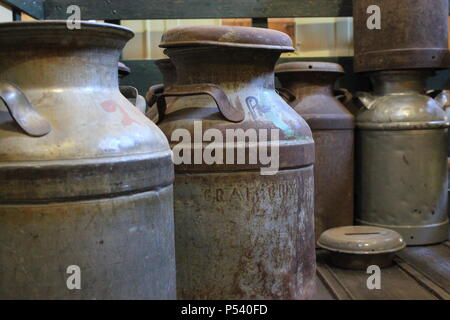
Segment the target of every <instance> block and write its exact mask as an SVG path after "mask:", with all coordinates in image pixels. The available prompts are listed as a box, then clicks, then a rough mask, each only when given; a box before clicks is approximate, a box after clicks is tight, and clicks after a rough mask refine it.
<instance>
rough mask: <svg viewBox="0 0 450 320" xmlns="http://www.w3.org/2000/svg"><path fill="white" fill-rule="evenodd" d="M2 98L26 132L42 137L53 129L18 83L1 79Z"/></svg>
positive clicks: (12, 115) (0, 93)
mask: <svg viewBox="0 0 450 320" xmlns="http://www.w3.org/2000/svg"><path fill="white" fill-rule="evenodd" d="M0 99H1V100H2V101H3V102H4V103H5V105H6V108H7V109H8V111H9V114H10V115H11V117H12V118H13V119H14V121H15V122H16V123H17V125H18V126H19V127H20V128H21V129H22V130H23V131H25V133H26V134H28V135H30V136H32V137H41V136H45V135H46V134H48V133H49V132H50V131H51V130H52V127H51V125H50V123H49V122H48V121H47V120H46V119H44V118H43V117H42V116H41V115H40V114H39V113H38V112H37V111H36V109H34V108H33V106H32V105H31V103H30V101H29V100H28V99H27V97H26V96H25V94H24V93H23V92H22V90H20V88H19V87H17V86H16V85H14V84H12V83H10V82H6V81H0Z"/></svg>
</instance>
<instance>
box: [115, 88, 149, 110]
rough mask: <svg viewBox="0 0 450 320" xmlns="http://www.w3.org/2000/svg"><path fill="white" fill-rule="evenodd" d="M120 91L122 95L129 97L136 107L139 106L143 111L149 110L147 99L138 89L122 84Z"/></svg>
mask: <svg viewBox="0 0 450 320" xmlns="http://www.w3.org/2000/svg"><path fill="white" fill-rule="evenodd" d="M119 89H120V92H121V93H122V95H123V96H124V97H125V98H127V99H128V101H130V102H131V103H132V104H133V105H134V106H135V107H136V108H138V109H139V110H140V111H141V112H142V113H145V111H146V110H147V101H145V98H144V97H143V96H141V95H139V92H138V90H137V89H136V88H135V87H131V86H120V87H119Z"/></svg>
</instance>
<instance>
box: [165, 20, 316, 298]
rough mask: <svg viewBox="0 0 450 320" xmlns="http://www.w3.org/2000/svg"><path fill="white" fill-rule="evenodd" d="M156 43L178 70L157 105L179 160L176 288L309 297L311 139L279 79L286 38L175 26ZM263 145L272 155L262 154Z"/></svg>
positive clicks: (207, 293)
mask: <svg viewBox="0 0 450 320" xmlns="http://www.w3.org/2000/svg"><path fill="white" fill-rule="evenodd" d="M161 47H163V48H166V50H165V53H166V54H167V55H168V56H169V57H170V59H171V60H172V62H173V63H174V65H175V66H176V70H177V82H176V85H172V86H169V87H166V88H165V89H164V93H163V94H162V95H160V96H159V99H158V110H159V113H160V120H161V121H160V123H159V126H160V128H161V129H162V130H163V132H164V133H165V134H166V136H167V137H168V138H169V141H170V142H171V145H172V147H173V152H174V159H175V171H176V178H175V186H174V194H175V231H176V232H175V235H176V241H175V242H176V259H177V292H178V297H179V298H181V299H306V298H309V297H311V295H312V294H313V292H314V287H315V284H314V281H315V280H314V278H315V244H314V216H313V205H314V203H313V196H314V194H313V193H314V192H313V191H314V187H313V162H314V142H313V139H312V137H311V130H310V128H309V127H308V125H307V123H306V122H305V121H304V120H303V119H302V118H301V117H300V116H299V115H298V114H297V113H296V112H295V111H294V110H293V109H292V108H291V107H290V106H289V105H288V104H286V103H285V102H284V101H283V99H282V98H281V97H280V96H279V95H278V94H277V93H276V91H275V85H274V67H275V63H276V61H277V60H278V58H279V56H280V54H281V52H284V51H292V50H293V48H292V41H291V39H290V38H289V37H288V36H287V35H285V34H284V33H281V32H278V31H273V30H268V29H260V28H246V27H224V26H214V27H209V26H208V27H180V28H176V29H172V30H169V31H168V32H166V33H165V34H164V35H163V39H162V43H161ZM173 96H177V97H178V99H177V100H176V101H175V102H172V103H170V104H169V105H165V104H164V97H173ZM222 138H223V139H222ZM221 139H222V141H220V140H221ZM235 142H236V143H235ZM212 150H213V151H212ZM268 150H270V153H271V158H270V161H266V160H264V159H263V157H262V156H261V154H265V151H268ZM208 154H209V155H212V156H213V159H209V160H208V159H207V158H208V157H207V156H208ZM272 155H273V156H274V157H272ZM180 158H182V159H181V160H182V161H180ZM276 158H277V159H278V160H277V159H276ZM210 160H212V161H210ZM275 162H278V164H276V163H275ZM268 167H272V169H269V168H268ZM265 170H267V171H265Z"/></svg>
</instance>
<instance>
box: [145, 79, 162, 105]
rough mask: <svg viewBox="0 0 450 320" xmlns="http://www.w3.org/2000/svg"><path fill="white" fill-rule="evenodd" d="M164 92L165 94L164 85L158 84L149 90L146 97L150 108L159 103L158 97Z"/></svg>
mask: <svg viewBox="0 0 450 320" xmlns="http://www.w3.org/2000/svg"><path fill="white" fill-rule="evenodd" d="M163 92H164V85H163V84H157V85H154V86H151V87H150V88H149V89H148V92H147V94H146V96H145V99H146V100H147V105H148V108H151V107H153V105H154V104H155V103H156V102H157V101H158V95H159V94H161V93H163Z"/></svg>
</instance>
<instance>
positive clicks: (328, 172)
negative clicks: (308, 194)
mask: <svg viewBox="0 0 450 320" xmlns="http://www.w3.org/2000/svg"><path fill="white" fill-rule="evenodd" d="M275 73H276V76H277V77H278V79H279V80H280V82H281V84H282V86H283V88H284V89H287V90H288V91H289V92H290V93H292V94H293V96H294V99H293V101H291V102H290V105H291V106H292V107H293V108H294V110H295V111H297V112H298V113H299V114H300V115H301V116H302V117H303V119H305V120H306V122H307V123H308V125H309V126H310V128H311V129H312V132H313V137H314V142H315V146H316V162H315V164H314V178H315V183H314V188H315V196H314V204H315V206H314V208H315V209H314V215H315V233H316V240H317V239H318V238H319V236H320V235H321V234H322V232H324V231H325V230H327V229H330V228H335V227H340V226H347V225H352V224H353V163H354V154H353V149H354V127H355V121H354V117H353V115H352V114H351V113H350V112H349V111H348V110H347V109H346V108H345V107H344V106H343V105H342V103H341V102H339V101H338V100H337V99H336V97H335V95H334V83H335V82H336V80H337V79H338V78H339V76H341V75H342V74H343V73H344V70H343V69H342V67H341V66H340V65H339V64H335V63H327V62H290V63H283V64H279V65H277V67H276V68H275Z"/></svg>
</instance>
